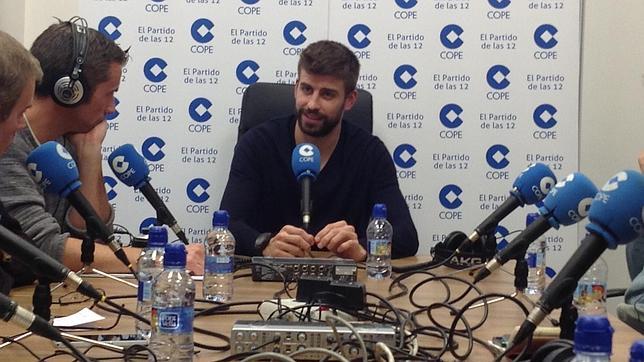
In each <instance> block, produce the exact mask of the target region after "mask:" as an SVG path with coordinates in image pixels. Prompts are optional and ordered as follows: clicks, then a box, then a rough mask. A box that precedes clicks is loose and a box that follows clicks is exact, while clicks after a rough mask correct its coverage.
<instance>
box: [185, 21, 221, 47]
mask: <svg viewBox="0 0 644 362" xmlns="http://www.w3.org/2000/svg"><path fill="white" fill-rule="evenodd" d="M214 26H215V24H213V23H212V21H210V20H209V19H205V18H201V19H197V20H195V22H194V23H192V26H191V27H190V34H191V35H192V39H194V40H195V41H196V42H197V43H202V44H203V43H208V42H210V41H211V40H212V39H214V37H215V36H214V35H213V33H212V28H213V27H214Z"/></svg>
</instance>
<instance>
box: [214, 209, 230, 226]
mask: <svg viewBox="0 0 644 362" xmlns="http://www.w3.org/2000/svg"><path fill="white" fill-rule="evenodd" d="M229 219H230V216H228V211H226V210H217V211H215V213H214V214H213V215H212V226H226V227H227V226H228V220H229Z"/></svg>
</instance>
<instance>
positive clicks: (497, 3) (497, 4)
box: [487, 0, 512, 9]
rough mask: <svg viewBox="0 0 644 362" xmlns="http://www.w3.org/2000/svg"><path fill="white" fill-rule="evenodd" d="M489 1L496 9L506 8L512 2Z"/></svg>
mask: <svg viewBox="0 0 644 362" xmlns="http://www.w3.org/2000/svg"><path fill="white" fill-rule="evenodd" d="M487 2H488V3H490V6H492V7H493V8H495V9H505V8H507V7H508V6H510V3H511V2H512V1H511V0H487Z"/></svg>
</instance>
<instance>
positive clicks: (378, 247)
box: [369, 239, 391, 256]
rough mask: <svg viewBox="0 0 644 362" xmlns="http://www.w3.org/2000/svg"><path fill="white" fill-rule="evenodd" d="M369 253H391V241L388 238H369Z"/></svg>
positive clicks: (384, 254)
mask: <svg viewBox="0 0 644 362" xmlns="http://www.w3.org/2000/svg"><path fill="white" fill-rule="evenodd" d="M369 254H370V255H378V256H389V255H391V243H390V242H389V240H387V239H372V240H369Z"/></svg>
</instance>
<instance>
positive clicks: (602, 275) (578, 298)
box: [573, 258, 608, 315]
mask: <svg viewBox="0 0 644 362" xmlns="http://www.w3.org/2000/svg"><path fill="white" fill-rule="evenodd" d="M607 280H608V265H607V264H606V262H605V261H604V259H602V258H599V259H597V261H595V264H593V265H592V266H591V267H590V269H588V271H587V272H586V274H584V276H583V277H582V278H581V279H580V280H579V282H578V283H577V289H576V290H575V294H574V296H573V304H574V305H575V307H577V312H578V313H579V315H606V282H607Z"/></svg>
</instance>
